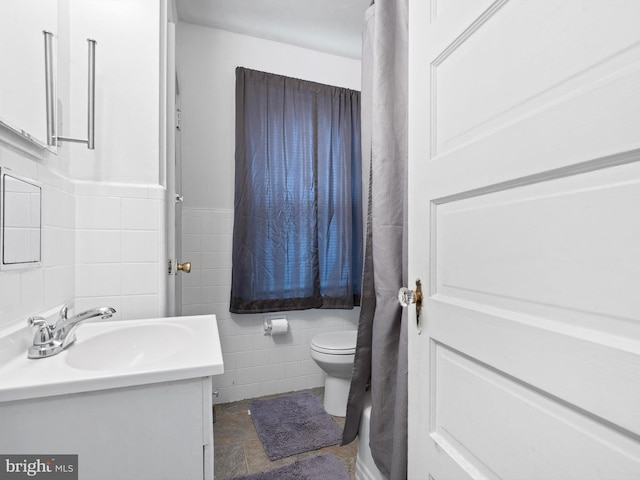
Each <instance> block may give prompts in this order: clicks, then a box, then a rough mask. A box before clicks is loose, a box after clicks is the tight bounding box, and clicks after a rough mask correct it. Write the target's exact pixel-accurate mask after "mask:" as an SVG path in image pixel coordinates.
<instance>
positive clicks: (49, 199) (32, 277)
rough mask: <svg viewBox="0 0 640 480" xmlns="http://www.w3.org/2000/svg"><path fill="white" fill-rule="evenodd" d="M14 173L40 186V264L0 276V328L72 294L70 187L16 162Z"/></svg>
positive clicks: (48, 173) (42, 170) (46, 172)
mask: <svg viewBox="0 0 640 480" xmlns="http://www.w3.org/2000/svg"><path fill="white" fill-rule="evenodd" d="M4 153H5V154H10V153H12V152H6V151H5V152H4ZM5 161H7V159H5ZM12 166H13V165H12ZM21 167H22V168H21ZM15 169H16V171H19V172H20V173H21V174H23V175H26V176H28V177H29V178H32V179H34V180H37V181H39V182H42V198H43V202H42V207H43V208H42V261H41V264H40V266H39V267H38V268H35V269H27V270H9V271H2V272H0V328H3V327H6V326H9V325H12V324H14V323H16V322H22V321H24V320H25V319H26V318H27V317H28V316H29V315H32V314H33V313H35V312H37V311H41V310H44V309H46V308H49V307H51V306H53V305H58V304H59V303H60V302H61V300H60V299H70V298H73V296H74V291H75V278H74V268H73V262H74V249H75V238H74V230H73V229H74V205H75V203H74V195H73V184H72V183H71V182H69V181H68V180H66V179H64V178H63V177H61V176H59V175H57V174H56V173H53V172H52V171H50V170H48V169H45V168H37V169H35V170H34V169H29V168H27V166H26V165H22V164H21V163H19V162H16V165H15Z"/></svg>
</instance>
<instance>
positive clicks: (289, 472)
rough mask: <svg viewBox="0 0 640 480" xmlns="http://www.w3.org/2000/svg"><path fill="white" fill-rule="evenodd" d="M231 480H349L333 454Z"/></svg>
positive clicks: (297, 461) (322, 454) (324, 454)
mask: <svg viewBox="0 0 640 480" xmlns="http://www.w3.org/2000/svg"><path fill="white" fill-rule="evenodd" d="M233 480H349V474H348V473H347V471H346V470H345V469H344V467H343V466H342V464H341V463H340V460H338V457H336V456H335V455H334V454H333V453H321V454H320V455H316V456H315V457H307V458H302V459H300V460H296V461H295V462H292V463H288V464H287V465H284V466H282V467H278V468H274V469H273V470H269V471H267V472H260V473H253V474H251V475H242V476H240V477H234V478H233Z"/></svg>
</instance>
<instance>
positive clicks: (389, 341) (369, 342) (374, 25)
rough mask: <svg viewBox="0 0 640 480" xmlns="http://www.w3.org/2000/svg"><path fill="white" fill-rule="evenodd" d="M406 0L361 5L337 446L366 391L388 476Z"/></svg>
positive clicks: (349, 434)
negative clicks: (344, 383)
mask: <svg viewBox="0 0 640 480" xmlns="http://www.w3.org/2000/svg"><path fill="white" fill-rule="evenodd" d="M407 10H408V7H407V1H406V0H378V1H376V2H375V3H373V4H372V5H371V6H370V7H369V9H368V10H367V14H366V18H365V27H364V35H363V55H362V142H363V143H362V145H363V147H362V153H363V175H362V178H363V182H366V183H364V185H363V188H367V189H368V213H367V216H366V226H365V232H366V233H365V256H364V270H363V272H364V273H363V280H362V283H363V290H362V306H361V310H360V319H359V324H358V340H357V347H356V355H355V361H354V367H353V376H352V381H351V389H350V392H349V401H348V405H347V418H346V422H345V427H344V434H343V444H346V443H349V442H351V441H353V439H354V438H355V436H356V435H357V433H358V427H359V423H360V415H361V412H362V407H363V401H364V398H365V394H366V391H367V389H370V391H371V405H372V410H371V425H370V432H371V434H370V446H371V453H372V456H373V459H374V461H375V462H376V464H377V466H378V468H379V469H380V470H381V471H382V472H383V473H384V474H385V475H387V476H388V477H389V478H390V479H391V480H401V479H406V478H407V405H408V403H407V402H408V394H407V387H408V385H407V381H408V375H407V374H408V356H407V325H406V323H407V321H406V314H405V313H404V312H403V311H402V309H401V308H400V306H399V304H398V300H397V292H398V289H399V288H400V287H401V286H402V285H406V284H407V278H406V277H407V274H406V268H407V267H406V266H407V258H406V234H407V230H406V229H407V221H406V212H407V209H406V201H407V196H406V191H407V141H408V139H407V126H408V125H407V124H408V117H407V115H408V113H407V88H408V85H407V84H408V72H407V53H408V44H407V23H408V19H407Z"/></svg>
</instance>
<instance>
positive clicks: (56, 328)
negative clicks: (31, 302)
mask: <svg viewBox="0 0 640 480" xmlns="http://www.w3.org/2000/svg"><path fill="white" fill-rule="evenodd" d="M70 309H71V304H70V303H67V304H65V305H64V306H63V307H62V309H61V310H60V315H59V317H58V320H57V321H56V323H55V325H49V324H48V323H47V321H46V320H45V319H44V318H42V317H30V318H29V319H28V320H27V323H28V324H29V325H30V326H32V327H37V330H36V333H35V335H34V336H33V345H31V346H30V347H29V352H28V357H29V358H45V357H51V356H53V355H56V354H58V353H60V352H61V351H63V350H64V349H65V348H67V347H68V346H70V345H71V344H72V343H73V342H74V341H75V340H76V335H75V332H76V330H77V329H78V327H79V326H80V324H81V323H82V322H85V321H87V320H91V319H93V318H97V317H100V318H101V319H103V320H105V319H107V318H111V317H112V316H113V314H114V313H116V311H115V309H113V308H111V307H100V308H93V309H91V310H87V311H86V312H82V313H79V314H78V315H74V316H72V317H69V310H70Z"/></svg>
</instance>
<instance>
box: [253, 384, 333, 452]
mask: <svg viewBox="0 0 640 480" xmlns="http://www.w3.org/2000/svg"><path fill="white" fill-rule="evenodd" d="M249 409H250V411H251V418H252V419H253V424H254V425H255V427H256V431H257V432H258V437H260V441H261V442H262V446H263V447H264V450H265V452H266V454H267V457H269V460H277V459H279V458H284V457H288V456H290V455H295V454H296V453H302V452H309V451H311V450H317V449H319V448H323V447H328V446H329V445H337V444H338V443H340V441H341V440H342V429H341V428H340V426H339V425H338V424H337V423H336V421H335V420H334V419H333V418H331V415H329V414H328V413H327V412H326V411H325V409H324V407H323V406H322V404H321V403H320V400H318V398H317V397H316V396H315V395H313V394H312V393H311V392H301V393H292V394H290V395H285V396H282V397H276V398H267V399H259V400H254V401H253V402H251V405H250V406H249Z"/></svg>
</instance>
